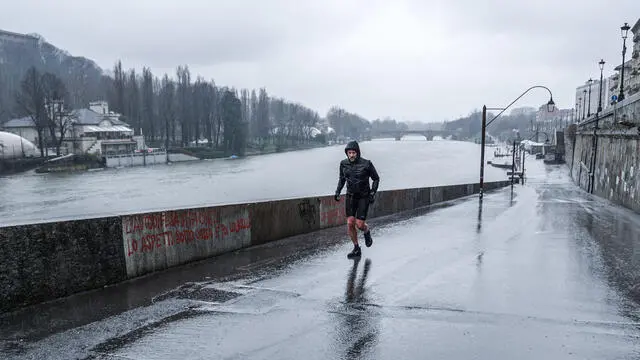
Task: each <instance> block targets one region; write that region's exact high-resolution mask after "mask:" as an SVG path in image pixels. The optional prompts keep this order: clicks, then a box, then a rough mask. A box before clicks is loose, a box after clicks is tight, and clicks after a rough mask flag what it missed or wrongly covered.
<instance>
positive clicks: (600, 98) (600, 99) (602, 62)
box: [598, 59, 604, 112]
mask: <svg viewBox="0 0 640 360" xmlns="http://www.w3.org/2000/svg"><path fill="white" fill-rule="evenodd" d="M598 65H600V86H599V88H600V94H599V95H598V112H601V111H602V71H603V70H604V59H600V62H599V63H598Z"/></svg>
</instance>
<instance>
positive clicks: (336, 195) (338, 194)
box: [333, 193, 340, 201]
mask: <svg viewBox="0 0 640 360" xmlns="http://www.w3.org/2000/svg"><path fill="white" fill-rule="evenodd" d="M333 198H334V199H336V201H340V193H336V194H335V195H333Z"/></svg>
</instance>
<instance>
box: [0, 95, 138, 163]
mask: <svg viewBox="0 0 640 360" xmlns="http://www.w3.org/2000/svg"><path fill="white" fill-rule="evenodd" d="M67 121H68V122H69V124H70V126H68V129H64V139H63V140H64V141H63V145H62V148H63V149H64V150H63V153H65V154H69V153H74V154H85V153H89V154H98V155H118V154H128V153H131V152H133V151H135V150H136V149H140V148H142V147H144V141H142V144H141V141H140V139H136V138H135V137H134V136H133V134H134V132H133V129H131V127H129V125H127V124H126V123H124V122H122V121H121V120H120V115H119V114H116V113H114V112H113V111H109V105H108V104H107V102H105V101H95V102H91V103H89V108H88V109H78V110H73V111H71V113H70V115H68V120H67ZM2 128H3V129H4V130H5V131H7V132H11V133H13V134H16V135H19V136H22V137H24V138H25V139H27V140H29V141H30V142H32V143H33V144H39V139H38V132H37V130H36V126H35V122H34V121H33V119H32V118H31V117H30V116H28V117H24V118H20V119H13V120H9V121H8V122H6V123H5V124H4V125H3V126H2ZM60 132H61V130H60V129H58V136H59V134H60ZM48 134H49V129H45V131H44V132H43V135H44V137H46V139H45V142H48V141H49V139H48Z"/></svg>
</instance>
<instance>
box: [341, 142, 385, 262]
mask: <svg viewBox="0 0 640 360" xmlns="http://www.w3.org/2000/svg"><path fill="white" fill-rule="evenodd" d="M344 152H345V153H346V155H347V158H346V159H344V160H342V161H340V167H339V170H338V188H337V189H336V194H335V200H336V201H340V192H341V191H342V188H343V187H344V185H345V183H346V185H347V194H346V201H345V212H346V215H347V232H348V233H349V236H350V237H351V242H353V250H352V251H351V252H350V253H349V254H348V255H347V257H348V258H350V259H351V258H354V257H358V256H361V254H362V251H361V249H360V245H358V231H357V229H360V231H362V232H363V233H364V240H365V245H367V247H370V246H371V244H373V239H372V238H371V232H370V229H369V225H367V223H366V222H365V220H366V219H367V212H368V211H369V205H371V204H373V202H374V200H375V195H376V192H377V191H378V185H379V184H380V176H378V172H377V171H376V168H375V167H374V166H373V163H372V162H371V160H367V159H365V158H363V157H362V156H361V153H360V146H359V145H358V142H357V141H350V142H349V143H348V144H347V146H346V147H345V149H344ZM369 179H371V180H373V183H372V184H369Z"/></svg>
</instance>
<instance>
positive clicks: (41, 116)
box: [16, 66, 47, 157]
mask: <svg viewBox="0 0 640 360" xmlns="http://www.w3.org/2000/svg"><path fill="white" fill-rule="evenodd" d="M16 103H17V105H18V107H19V109H20V111H21V112H22V113H24V114H26V115H27V116H29V117H30V118H31V121H32V122H33V125H34V126H35V128H36V132H37V134H38V147H39V148H40V156H42V157H44V149H45V141H44V133H45V129H46V128H47V116H46V111H45V92H44V87H43V84H42V79H41V75H40V72H38V70H37V69H36V68H35V67H33V66H32V67H31V68H29V69H28V70H27V73H26V74H25V76H24V78H23V79H22V82H21V83H20V92H19V93H18V94H16Z"/></svg>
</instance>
